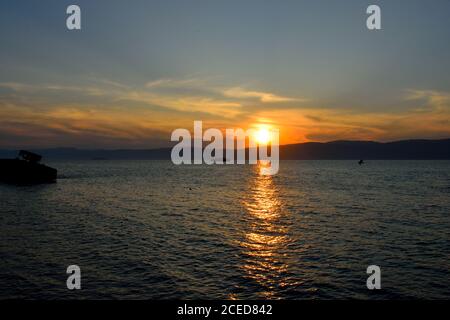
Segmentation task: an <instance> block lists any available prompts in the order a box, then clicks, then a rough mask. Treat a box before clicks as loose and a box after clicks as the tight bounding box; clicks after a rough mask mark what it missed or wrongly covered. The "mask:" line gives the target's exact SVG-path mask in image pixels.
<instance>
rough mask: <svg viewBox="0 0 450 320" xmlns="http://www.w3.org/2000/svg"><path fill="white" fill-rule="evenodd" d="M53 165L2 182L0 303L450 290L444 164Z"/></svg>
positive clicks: (449, 180) (397, 295)
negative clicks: (263, 169) (275, 168)
mask: <svg viewBox="0 0 450 320" xmlns="http://www.w3.org/2000/svg"><path fill="white" fill-rule="evenodd" d="M50 165H52V166H54V167H57V168H58V169H59V173H60V175H61V179H60V180H59V181H58V183H57V184H53V185H42V186H28V187H15V186H7V185H0V239H1V242H0V258H1V261H0V298H20V297H25V298H46V299H47V298H48V299H61V298H77V299H79V298H99V299H102V298H127V299H168V298H186V299H194V298H204V299H210V298H220V299H246V298H252V299H259V298H273V299H279V298H287V299H333V298H337V299H344V298H361V299H369V298H376V299H381V298H389V299H403V298H430V299H431V298H447V299H448V298H450V275H449V271H450V260H449V257H450V196H449V194H450V162H448V161H369V162H367V164H366V165H364V166H358V165H357V164H356V162H355V161H284V162H281V165H280V172H279V174H278V175H276V176H274V177H270V176H262V175H260V174H259V169H258V167H257V166H181V167H176V166H174V165H172V163H171V162H168V161H85V162H81V161H78V162H55V163H50ZM71 264H76V265H78V266H80V268H81V273H82V290H80V291H69V290H67V289H66V279H67V275H66V273H65V271H66V268H67V266H68V265H71ZM371 264H375V265H378V266H380V267H381V270H382V290H381V291H378V292H374V291H369V290H367V288H366V279H367V274H366V268H367V266H368V265H371Z"/></svg>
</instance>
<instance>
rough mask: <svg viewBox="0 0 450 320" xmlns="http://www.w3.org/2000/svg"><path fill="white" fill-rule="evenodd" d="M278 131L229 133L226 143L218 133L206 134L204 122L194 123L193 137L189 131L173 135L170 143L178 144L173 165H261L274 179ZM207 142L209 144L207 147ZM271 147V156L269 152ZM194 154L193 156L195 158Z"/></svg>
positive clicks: (177, 130) (209, 130) (213, 130)
mask: <svg viewBox="0 0 450 320" xmlns="http://www.w3.org/2000/svg"><path fill="white" fill-rule="evenodd" d="M279 136H280V134H279V130H278V129H273V128H271V129H268V128H265V129H260V130H256V129H248V130H246V131H244V130H243V129H239V128H238V129H226V130H225V139H224V135H223V132H222V131H221V130H219V129H215V128H209V129H207V130H205V132H203V123H202V121H194V135H193V136H191V133H190V132H189V130H187V129H176V130H174V131H173V132H172V135H171V138H170V140H171V141H178V143H177V144H176V145H175V146H174V147H173V148H172V152H171V155H170V156H171V159H172V162H173V163H174V164H177V165H179V164H203V163H205V164H208V165H212V164H227V165H229V164H246V163H247V161H246V156H247V155H248V164H257V163H258V161H260V162H261V164H262V170H261V173H262V174H264V175H274V174H276V173H277V172H278V169H279V167H280V161H279V157H280V155H279ZM204 142H209V144H207V145H206V146H204ZM269 147H270V152H269ZM192 153H193V154H192Z"/></svg>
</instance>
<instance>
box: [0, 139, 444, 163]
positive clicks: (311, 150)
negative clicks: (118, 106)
mask: <svg viewBox="0 0 450 320" xmlns="http://www.w3.org/2000/svg"><path fill="white" fill-rule="evenodd" d="M31 151H34V152H36V153H39V154H41V155H43V156H44V157H45V158H46V159H49V160H52V159H53V160H57V159H70V160H96V159H102V160H126V159H130V160H131V159H135V160H141V159H142V160H144V159H148V160H167V159H170V151H171V148H162V149H145V150H144V149H140V150H132V149H128V150H127V149H119V150H104V149H93V150H87V149H75V148H54V149H35V150H31ZM16 154H17V150H0V158H13V157H14V156H15V155H16ZM280 158H281V159H284V160H316V159H317V160H326V159H329V160H347V159H348V160H360V159H365V160H375V159H379V160H381V159H385V160H407V159H411V160H413V159H417V160H431V159H450V139H443V140H403V141H395V142H385V143H383V142H374V141H333V142H326V143H321V142H307V143H298V144H290V145H283V146H280Z"/></svg>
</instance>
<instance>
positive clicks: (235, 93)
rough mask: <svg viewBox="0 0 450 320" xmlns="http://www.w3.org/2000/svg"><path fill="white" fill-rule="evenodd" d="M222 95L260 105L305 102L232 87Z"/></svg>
mask: <svg viewBox="0 0 450 320" xmlns="http://www.w3.org/2000/svg"><path fill="white" fill-rule="evenodd" d="M222 93H223V95H224V96H226V97H230V98H236V99H249V98H250V99H256V100H259V101H260V102H262V103H276V102H292V101H306V100H305V99H298V98H289V97H283V96H279V95H276V94H274V93H270V92H263V91H252V90H246V89H244V88H240V87H234V88H229V89H225V90H223V92H222Z"/></svg>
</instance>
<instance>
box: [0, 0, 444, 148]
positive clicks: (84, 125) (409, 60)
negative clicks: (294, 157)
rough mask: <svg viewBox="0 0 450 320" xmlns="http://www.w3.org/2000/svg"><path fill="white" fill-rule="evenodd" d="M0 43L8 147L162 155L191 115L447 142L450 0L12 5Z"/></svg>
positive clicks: (216, 123)
mask: <svg viewBox="0 0 450 320" xmlns="http://www.w3.org/2000/svg"><path fill="white" fill-rule="evenodd" d="M69 4H78V5H79V6H80V7H81V10H82V30H81V31H68V30H67V29H66V24H65V20H66V17H67V15H66V13H65V10H66V7H67V6H68V5H69ZM370 4H378V5H379V6H380V7H381V10H382V30H381V31H369V30H368V29H367V28H366V22H365V21H366V18H367V15H366V13H365V11H366V8H367V6H368V5H370ZM0 39H1V50H0V148H12V149H16V148H42V147H80V148H153V147H161V146H167V145H169V144H170V133H171V132H172V130H174V129H176V128H188V129H190V130H192V127H193V121H194V120H203V121H204V126H205V127H215V128H220V129H224V128H235V127H240V128H249V127H253V126H256V125H258V124H268V125H270V126H273V127H276V128H279V129H280V136H281V144H287V143H296V142H305V141H333V140H343V139H346V140H377V141H391V140H400V139H415V138H449V137H450V1H448V0H433V1H406V0H405V1H361V0H359V1H335V0H329V1H299V0H295V1H287V0H282V1H275V0H273V1H262V0H260V1H251V0H248V1H242V0H239V1H234V0H226V1H225V0H223V1H211V0H204V1H194V0H192V1H191V0H180V1H173V0H166V1H162V0H161V1H94V0H89V1H82V0H75V1H61V0H58V1H57V0H53V1H23V0H14V1H13V0H5V1H2V2H1V3H0Z"/></svg>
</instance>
